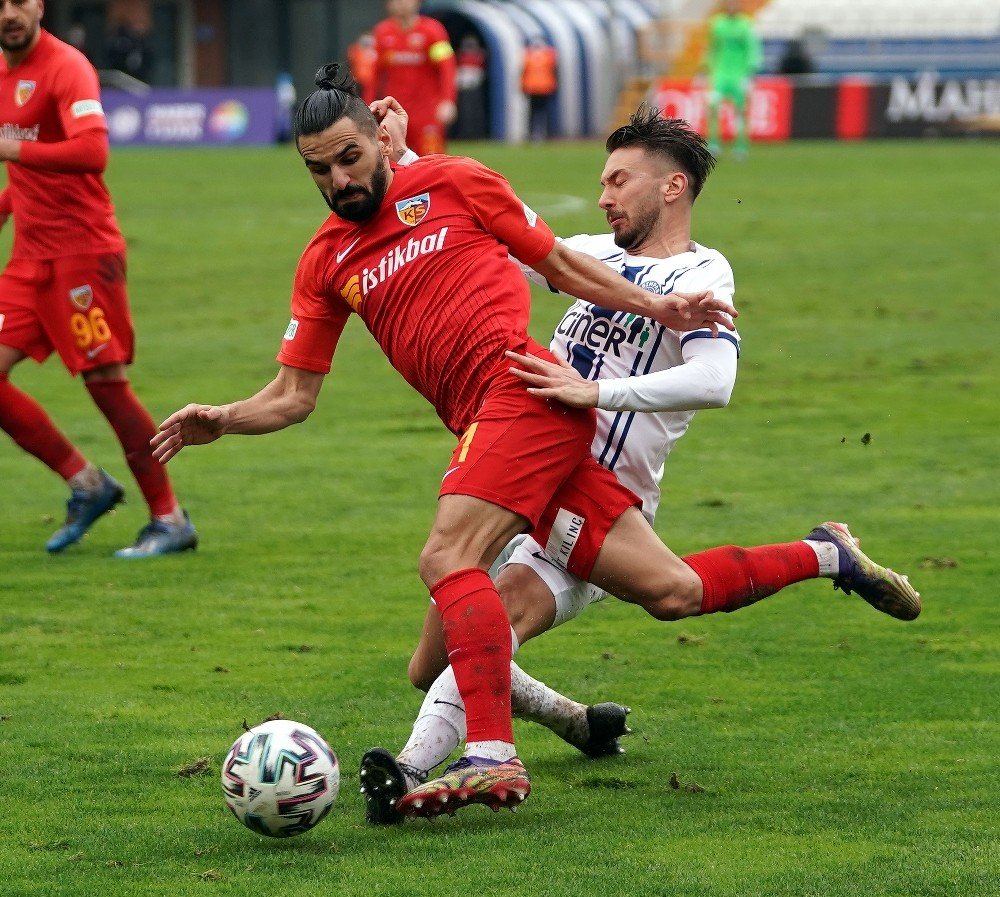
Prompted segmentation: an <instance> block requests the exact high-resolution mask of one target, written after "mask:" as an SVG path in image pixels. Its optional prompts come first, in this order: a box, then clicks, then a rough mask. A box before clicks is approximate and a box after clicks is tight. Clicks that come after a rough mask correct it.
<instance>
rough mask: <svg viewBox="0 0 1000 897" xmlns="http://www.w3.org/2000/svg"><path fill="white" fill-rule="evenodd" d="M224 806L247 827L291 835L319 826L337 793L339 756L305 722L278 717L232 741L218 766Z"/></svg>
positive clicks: (271, 834) (274, 834)
mask: <svg viewBox="0 0 1000 897" xmlns="http://www.w3.org/2000/svg"><path fill="white" fill-rule="evenodd" d="M222 791H223V793H224V794H225V798H226V806H228V807H229V809H230V810H232V811H233V815H234V816H235V817H236V818H237V819H239V821H240V822H242V823H243V824H244V825H245V826H246V827H247V828H248V829H250V830H251V831H254V832H257V833H258V834H260V835H267V837H269V838H290V837H292V836H293V835H301V834H302V833H303V832H307V831H309V829H311V828H313V827H314V826H316V825H318V824H319V823H320V822H321V821H322V820H323V819H324V818H325V817H326V814H327V813H329V812H330V810H332V809H333V805H334V803H335V802H336V800H337V793H338V792H339V791H340V767H339V766H338V764H337V755H336V754H334V752H333V750H332V749H331V748H330V745H328V744H327V743H326V741H324V740H323V737H322V736H321V735H320V734H319V733H318V732H317V731H316V730H315V729H311V728H310V727H309V726H306V725H303V724H302V723H297V722H294V721H293V720H287V719H277V720H271V721H269V722H266V723H261V724H260V725H259V726H254V728H252V729H250V730H249V731H248V732H245V733H243V735H241V736H240V737H239V738H237V739H236V741H235V743H234V744H233V746H232V747H231V748H230V749H229V753H228V754H227V755H226V760H225V762H224V763H223V764H222Z"/></svg>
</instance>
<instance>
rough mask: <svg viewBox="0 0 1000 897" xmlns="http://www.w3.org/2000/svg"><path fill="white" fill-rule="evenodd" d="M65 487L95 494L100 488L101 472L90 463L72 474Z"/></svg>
mask: <svg viewBox="0 0 1000 897" xmlns="http://www.w3.org/2000/svg"><path fill="white" fill-rule="evenodd" d="M66 485H68V486H69V488H70V489H79V490H82V491H84V492H96V491H97V490H98V489H100V488H101V472H100V471H99V470H98V469H97V468H96V467H94V465H93V464H91V463H90V462H88V463H87V466H86V467H84V468H83V470H81V471H80V472H79V473H75V474H73V476H71V477H70V478H69V479H68V480H66Z"/></svg>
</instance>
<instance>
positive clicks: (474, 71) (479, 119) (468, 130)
mask: <svg viewBox="0 0 1000 897" xmlns="http://www.w3.org/2000/svg"><path fill="white" fill-rule="evenodd" d="M456 59H457V62H458V68H457V72H458V74H457V75H456V79H455V80H456V83H457V84H458V116H457V118H456V120H455V127H454V128H453V129H452V136H453V137H454V138H455V139H456V140H482V139H483V138H484V137H486V136H488V134H489V128H488V126H487V122H486V107H487V103H488V97H487V95H486V62H487V57H486V49H485V47H483V45H482V44H481V43H480V41H479V38H478V37H476V35H474V34H471V33H470V34H466V35H463V37H462V39H461V40H460V41H459V42H458V55H457V57H456Z"/></svg>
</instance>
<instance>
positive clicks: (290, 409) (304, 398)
mask: <svg viewBox="0 0 1000 897" xmlns="http://www.w3.org/2000/svg"><path fill="white" fill-rule="evenodd" d="M315 410H316V398H315V397H314V396H308V395H302V394H296V395H294V396H293V397H292V399H291V401H290V402H289V403H288V406H287V409H286V419H287V420H288V423H289V424H301V423H302V422H303V421H304V420H305V419H306V418H308V417H309V415H310V414H312V413H313V412H314V411H315Z"/></svg>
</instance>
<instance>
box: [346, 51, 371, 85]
mask: <svg viewBox="0 0 1000 897" xmlns="http://www.w3.org/2000/svg"><path fill="white" fill-rule="evenodd" d="M347 62H348V64H349V65H350V67H351V74H352V75H354V80H355V81H357V82H358V84H360V85H361V87H362V88H366V87H368V86H369V85H371V86H374V84H373V82H374V81H375V64H376V63H377V62H378V53H377V52H376V51H375V48H374V47H364V46H362V45H361V44H358V43H353V44H351V45H350V46H349V47H348V48H347Z"/></svg>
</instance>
